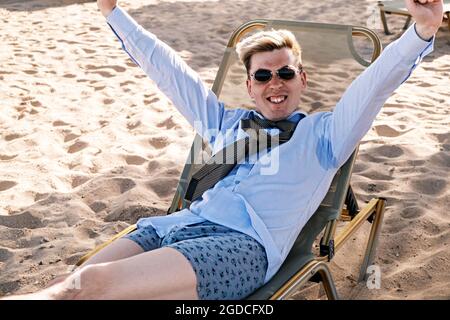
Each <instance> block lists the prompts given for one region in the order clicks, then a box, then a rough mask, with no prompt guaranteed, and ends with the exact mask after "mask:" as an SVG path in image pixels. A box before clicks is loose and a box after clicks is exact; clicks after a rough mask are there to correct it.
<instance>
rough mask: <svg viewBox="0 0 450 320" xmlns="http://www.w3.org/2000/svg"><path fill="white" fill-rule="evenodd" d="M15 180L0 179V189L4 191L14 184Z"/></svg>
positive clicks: (15, 183)
mask: <svg viewBox="0 0 450 320" xmlns="http://www.w3.org/2000/svg"><path fill="white" fill-rule="evenodd" d="M16 185H17V182H14V181H0V191H5V190H8V189H11V188H12V187H14V186H16Z"/></svg>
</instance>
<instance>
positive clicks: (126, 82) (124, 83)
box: [120, 80, 145, 96]
mask: <svg viewBox="0 0 450 320" xmlns="http://www.w3.org/2000/svg"><path fill="white" fill-rule="evenodd" d="M129 84H136V82H134V81H131V80H128V81H125V82H121V83H120V86H121V87H124V86H126V85H129ZM144 96H145V95H144Z"/></svg>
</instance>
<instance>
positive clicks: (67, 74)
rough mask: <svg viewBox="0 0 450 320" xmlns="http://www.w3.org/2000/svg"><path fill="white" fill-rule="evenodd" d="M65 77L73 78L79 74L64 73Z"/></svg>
mask: <svg viewBox="0 0 450 320" xmlns="http://www.w3.org/2000/svg"><path fill="white" fill-rule="evenodd" d="M63 77H64V78H68V79H72V78H76V77H77V76H76V75H75V74H73V73H66V74H64V75H63Z"/></svg>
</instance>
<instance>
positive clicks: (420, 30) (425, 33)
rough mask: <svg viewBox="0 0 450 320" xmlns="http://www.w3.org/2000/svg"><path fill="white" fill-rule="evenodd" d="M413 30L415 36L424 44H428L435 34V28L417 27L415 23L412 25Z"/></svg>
mask: <svg viewBox="0 0 450 320" xmlns="http://www.w3.org/2000/svg"><path fill="white" fill-rule="evenodd" d="M414 30H415V31H416V34H417V36H418V37H419V38H420V39H422V40H423V41H426V42H430V41H431V39H433V37H434V35H435V33H436V30H435V28H432V27H426V26H422V25H418V24H417V23H416V24H414Z"/></svg>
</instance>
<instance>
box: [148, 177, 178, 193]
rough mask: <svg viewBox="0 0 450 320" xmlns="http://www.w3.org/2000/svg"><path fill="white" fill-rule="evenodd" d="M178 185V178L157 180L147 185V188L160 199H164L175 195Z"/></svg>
mask: <svg viewBox="0 0 450 320" xmlns="http://www.w3.org/2000/svg"><path fill="white" fill-rule="evenodd" d="M177 183H178V179H177V178H156V179H153V180H151V181H150V182H148V183H146V186H147V187H148V188H149V189H151V190H152V191H153V192H154V193H156V194H157V195H158V197H161V198H164V197H167V196H170V195H172V194H173V192H174V189H175V188H176V186H177Z"/></svg>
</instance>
